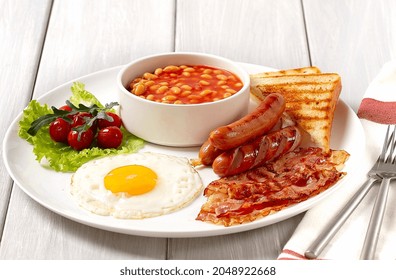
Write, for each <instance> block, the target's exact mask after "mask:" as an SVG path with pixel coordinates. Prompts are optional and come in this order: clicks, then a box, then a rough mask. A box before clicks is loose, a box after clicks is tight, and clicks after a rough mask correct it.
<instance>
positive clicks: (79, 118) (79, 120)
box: [72, 112, 92, 127]
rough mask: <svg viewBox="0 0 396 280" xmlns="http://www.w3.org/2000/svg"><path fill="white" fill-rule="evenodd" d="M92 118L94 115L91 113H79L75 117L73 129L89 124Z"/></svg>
mask: <svg viewBox="0 0 396 280" xmlns="http://www.w3.org/2000/svg"><path fill="white" fill-rule="evenodd" d="M91 118H92V115H91V114H90V113H87V112H81V113H77V114H76V115H74V117H73V122H72V127H76V126H80V125H83V124H85V123H87V122H89V119H91Z"/></svg>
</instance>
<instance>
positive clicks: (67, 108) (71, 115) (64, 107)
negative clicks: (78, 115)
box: [59, 105, 74, 120]
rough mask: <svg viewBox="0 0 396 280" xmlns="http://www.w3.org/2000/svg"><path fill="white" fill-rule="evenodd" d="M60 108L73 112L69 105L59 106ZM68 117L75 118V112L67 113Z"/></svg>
mask: <svg viewBox="0 0 396 280" xmlns="http://www.w3.org/2000/svg"><path fill="white" fill-rule="evenodd" d="M59 110H63V111H69V112H71V111H72V110H73V109H72V108H71V107H70V106H69V105H63V106H61V107H59ZM67 117H68V118H69V119H71V120H73V117H74V114H70V115H67Z"/></svg>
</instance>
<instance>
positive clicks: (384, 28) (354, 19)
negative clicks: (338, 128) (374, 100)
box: [303, 0, 396, 111]
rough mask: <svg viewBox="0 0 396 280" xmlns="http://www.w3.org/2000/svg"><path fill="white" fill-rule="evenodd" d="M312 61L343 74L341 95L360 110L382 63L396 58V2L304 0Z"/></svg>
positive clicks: (325, 68)
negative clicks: (367, 89) (361, 102)
mask: <svg viewBox="0 0 396 280" xmlns="http://www.w3.org/2000/svg"><path fill="white" fill-rule="evenodd" d="M303 3H304V10H305V17H306V22H307V32H308V38H309V47H310V51H311V57H312V63H313V64H314V65H317V66H318V67H319V68H321V69H322V70H323V71H330V72H337V73H339V74H340V75H341V78H342V83H343V90H342V93H341V98H342V99H343V100H345V101H346V103H348V104H349V105H350V106H351V107H352V108H353V109H354V110H355V111H357V109H358V107H359V105H360V101H361V99H362V97H363V94H364V92H365V90H366V88H367V87H368V85H369V83H370V82H371V81H372V79H373V78H374V77H375V76H376V75H377V74H378V72H379V70H380V69H381V66H382V65H383V64H384V63H385V62H387V61H388V60H391V59H395V58H396V52H395V49H396V18H395V11H396V2H395V1H392V0H380V1H374V0H372V1H357V0H348V1H343V0H336V1H315V0H304V1H303Z"/></svg>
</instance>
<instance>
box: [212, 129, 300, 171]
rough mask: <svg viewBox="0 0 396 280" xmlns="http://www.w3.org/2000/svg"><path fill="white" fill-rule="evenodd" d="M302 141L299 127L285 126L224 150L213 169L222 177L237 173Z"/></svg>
mask: <svg viewBox="0 0 396 280" xmlns="http://www.w3.org/2000/svg"><path fill="white" fill-rule="evenodd" d="M300 142H301V134H300V131H299V129H298V128H297V127H296V126H289V127H285V128H282V129H281V130H278V131H275V132H272V133H269V134H267V135H263V136H261V137H258V138H256V139H254V140H253V141H250V142H248V143H246V144H244V145H242V146H240V147H237V148H234V149H231V150H228V151H225V152H223V153H222V154H220V155H219V156H217V157H216V159H215V160H214V161H213V165H212V167H213V171H214V172H215V173H216V174H217V175H219V176H220V177H224V176H231V175H235V174H238V173H241V172H244V171H246V170H249V169H252V168H254V167H257V166H260V165H262V164H264V163H266V162H268V161H271V160H274V159H276V158H278V157H280V156H281V155H284V154H285V153H287V152H289V151H292V150H294V149H295V148H296V147H297V146H298V145H299V144H300Z"/></svg>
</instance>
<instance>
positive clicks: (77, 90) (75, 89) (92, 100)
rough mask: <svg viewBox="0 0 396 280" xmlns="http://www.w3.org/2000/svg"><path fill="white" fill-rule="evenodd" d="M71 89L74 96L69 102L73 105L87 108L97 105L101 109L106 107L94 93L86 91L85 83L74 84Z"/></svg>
mask: <svg viewBox="0 0 396 280" xmlns="http://www.w3.org/2000/svg"><path fill="white" fill-rule="evenodd" d="M70 89H71V92H72V96H70V99H69V100H70V102H71V103H72V104H73V105H75V106H78V104H84V105H85V106H91V105H94V104H95V105H97V106H98V107H100V108H103V107H104V106H103V105H102V103H100V101H99V100H98V99H97V98H96V97H95V96H94V95H93V94H92V93H90V92H88V91H86V90H85V85H84V84H83V83H81V82H74V83H73V85H72V86H71V88H70Z"/></svg>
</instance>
